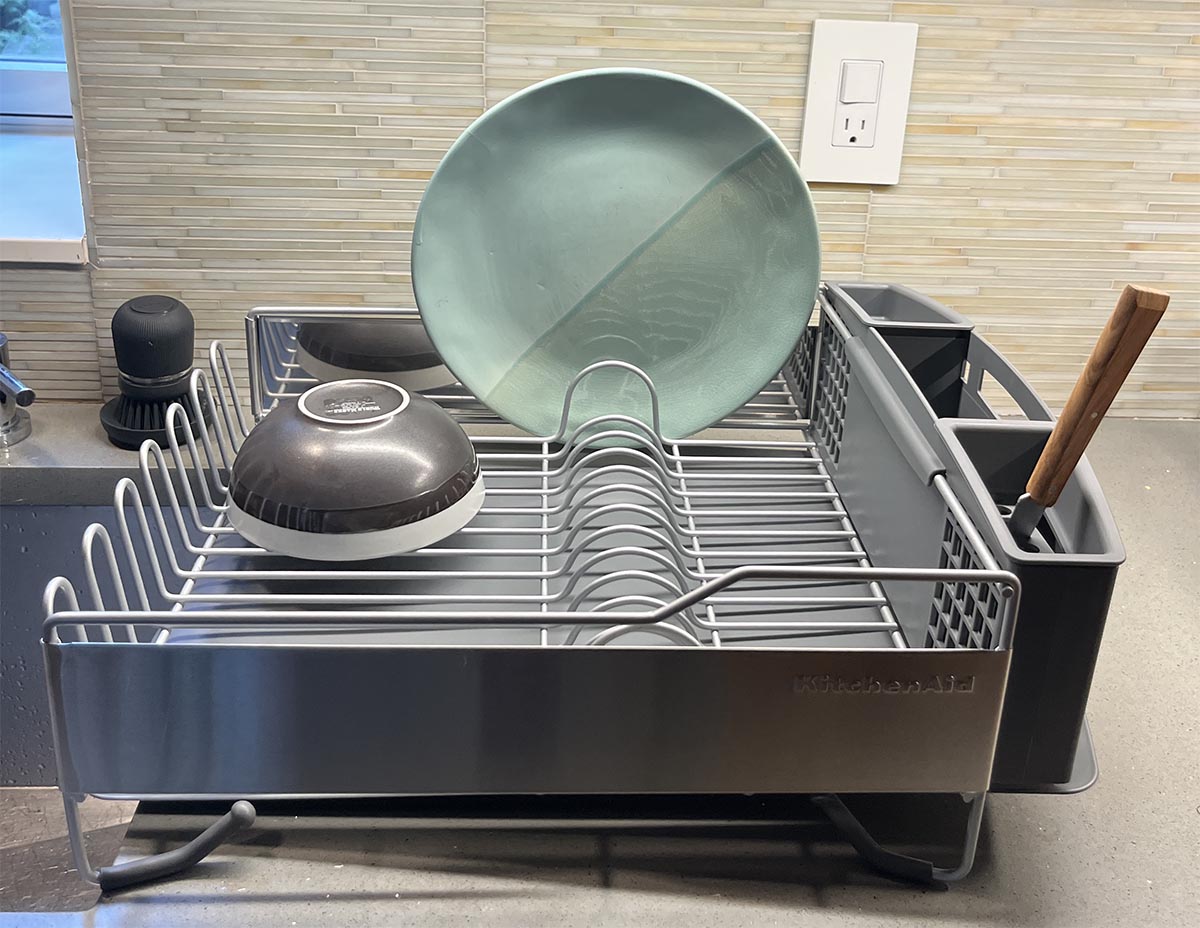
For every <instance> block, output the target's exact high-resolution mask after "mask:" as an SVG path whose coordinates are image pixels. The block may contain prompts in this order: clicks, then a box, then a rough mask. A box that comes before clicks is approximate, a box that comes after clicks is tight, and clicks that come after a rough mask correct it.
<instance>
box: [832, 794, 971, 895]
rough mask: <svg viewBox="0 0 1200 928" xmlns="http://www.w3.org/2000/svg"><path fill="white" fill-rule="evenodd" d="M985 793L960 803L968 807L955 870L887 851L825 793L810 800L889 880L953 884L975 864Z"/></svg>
mask: <svg viewBox="0 0 1200 928" xmlns="http://www.w3.org/2000/svg"><path fill="white" fill-rule="evenodd" d="M986 797H987V793H965V794H963V800H964V801H965V802H968V803H970V806H971V809H970V811H969V812H968V815H967V828H966V833H965V834H964V836H963V851H962V857H961V858H960V861H959V864H958V866H957V867H935V866H934V865H933V863H932V862H931V861H928V860H921V859H920V858H918V857H910V856H908V855H907V854H898V853H896V852H895V851H889V850H888V849H887V848H885V847H883V846H882V845H881V844H880V843H879V842H878V841H876V840H875V839H874V838H873V837H871V834H870V832H868V831H867V829H866V828H864V827H863V824H862V822H860V821H859V820H858V819H857V818H855V816H854V813H852V812H851V811H850V810H849V809H848V808H846V804H845V803H844V802H842V800H841V797H840V796H837V795H835V794H833V793H825V794H821V795H816V796H813V797H812V801H813V803H814V804H815V805H816V806H817V808H819V809H820V810H821V811H822V812H824V813H825V815H826V816H828V817H829V820H830V821H831V822H833V825H834V827H835V828H837V830H838V831H840V832H841V833H842V835H843V836H844V837H845V838H846V840H847V841H849V842H850V844H851V845H853V847H854V850H856V851H858V853H859V856H860V857H862V858H863V860H865V861H866V862H867V863H868V864H869V865H870V866H872V867H874V868H875V869H876V870H878V871H879V872H880V873H884V874H887V875H888V876H894V877H899V878H900V879H904V880H911V881H913V882H916V883H926V884H930V885H938V884H942V885H944V884H946V883H953V882H955V881H956V880H961V879H962V878H963V877H965V876H966V875H967V874H968V873H970V872H971V868H972V867H973V866H974V864H975V850H976V848H978V846H979V832H980V829H981V828H982V825H983V806H984V800H985V799H986Z"/></svg>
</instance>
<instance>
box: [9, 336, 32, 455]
mask: <svg viewBox="0 0 1200 928" xmlns="http://www.w3.org/2000/svg"><path fill="white" fill-rule="evenodd" d="M8 363H9V362H8V336H7V335H0V448H8V447H11V446H12V445H15V444H16V443H17V442H19V441H24V440H25V439H26V438H28V437H29V433H30V432H32V431H33V422H32V420H31V419H30V418H29V413H27V412H26V411H25V410H24V409H23V408H22V407H24V406H28V405H29V404H30V403H32V402H33V401H34V400H35V399H36V398H37V394H36V393H34V392H33V390H31V389H30V388H29V387H27V386H25V384H24V383H22V382H21V380H20V378H18V377H17V376H16V375H15V374H14V373H13V372H12V371H10V370H9V369H8Z"/></svg>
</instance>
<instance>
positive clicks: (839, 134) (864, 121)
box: [833, 103, 879, 148]
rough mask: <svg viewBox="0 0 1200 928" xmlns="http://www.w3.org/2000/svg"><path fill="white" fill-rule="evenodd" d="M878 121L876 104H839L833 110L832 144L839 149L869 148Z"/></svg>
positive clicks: (873, 141)
mask: <svg viewBox="0 0 1200 928" xmlns="http://www.w3.org/2000/svg"><path fill="white" fill-rule="evenodd" d="M878 120H879V104H878V103H839V104H838V105H837V107H836V108H835V109H834V116H833V144H834V145H836V146H838V147H840V148H871V147H872V146H874V144H875V123H876V122H878Z"/></svg>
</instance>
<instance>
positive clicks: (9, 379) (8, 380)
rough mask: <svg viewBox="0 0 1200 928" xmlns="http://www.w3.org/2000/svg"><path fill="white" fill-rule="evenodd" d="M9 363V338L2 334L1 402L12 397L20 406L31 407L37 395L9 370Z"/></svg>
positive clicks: (0, 360) (0, 343)
mask: <svg viewBox="0 0 1200 928" xmlns="http://www.w3.org/2000/svg"><path fill="white" fill-rule="evenodd" d="M8 363H9V362H8V336H7V335H4V334H2V333H0V402H3V401H4V400H6V399H7V398H8V397H12V399H13V401H14V402H15V403H16V404H17V405H18V406H29V405H30V404H32V403H33V401H34V400H35V399H37V394H36V393H34V392H33V388H31V387H28V386H26V385H25V383H24V382H23V381H22V380H21V379H20V378H19V377H18V376H17V375H16V374H14V373H13V372H12V371H10V370H9V369H8Z"/></svg>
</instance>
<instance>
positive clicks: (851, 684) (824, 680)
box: [792, 673, 975, 696]
mask: <svg viewBox="0 0 1200 928" xmlns="http://www.w3.org/2000/svg"><path fill="white" fill-rule="evenodd" d="M974 691H975V677H973V676H970V677H956V676H955V675H954V674H952V673H949V674H940V675H934V676H932V677H924V678H922V679H919V680H917V679H909V680H896V679H887V678H884V679H880V678H878V677H849V678H847V677H842V676H835V675H833V674H829V673H825V674H813V675H804V674H802V675H798V676H796V677H795V678H793V680H792V692H794V693H864V694H867V695H871V694H880V695H891V696H894V695H896V694H898V693H972V692H974Z"/></svg>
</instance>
